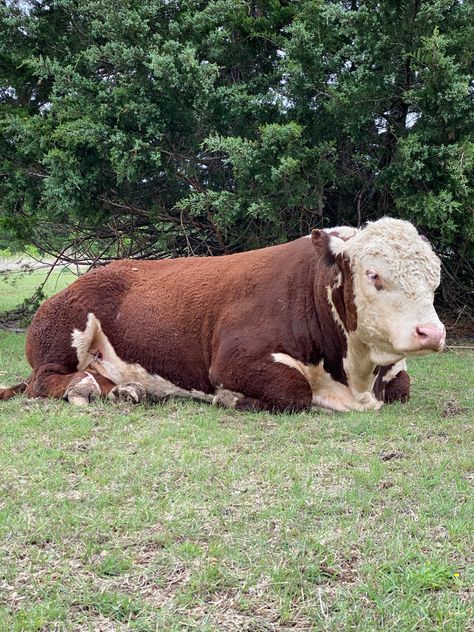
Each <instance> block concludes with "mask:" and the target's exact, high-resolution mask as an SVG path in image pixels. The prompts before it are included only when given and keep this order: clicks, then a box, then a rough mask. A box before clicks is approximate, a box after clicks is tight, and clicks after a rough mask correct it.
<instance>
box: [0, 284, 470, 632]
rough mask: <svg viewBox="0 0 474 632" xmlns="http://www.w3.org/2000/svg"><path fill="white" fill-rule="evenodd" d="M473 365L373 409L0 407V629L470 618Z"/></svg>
mask: <svg viewBox="0 0 474 632" xmlns="http://www.w3.org/2000/svg"><path fill="white" fill-rule="evenodd" d="M35 274H39V273H35ZM69 280H70V279H69ZM26 281H27V282H28V283H33V281H34V275H33V277H28V278H27V279H25V278H23V279H20V280H19V282H18V284H17V286H16V288H15V289H14V292H12V293H10V295H9V296H7V295H6V292H4V289H5V287H7V286H5V285H2V284H3V283H4V281H0V310H1V309H6V308H7V307H8V308H11V307H13V305H14V303H15V302H19V300H20V297H21V296H22V295H23V294H25V296H26V295H27V294H28V291H27V290H28V288H25V286H24V284H25V282H26ZM51 282H55V280H54V279H52V280H51ZM65 282H67V279H66V277H63V278H62V279H60V280H59V283H60V284H63V285H64V283H65ZM8 288H10V286H8V287H7V289H8ZM51 291H54V287H53V288H52V290H51ZM23 345H24V334H21V333H14V332H8V331H3V332H0V381H1V382H4V383H13V382H15V380H17V379H18V378H21V377H25V376H26V375H27V374H28V369H27V366H26V363H25V360H24V357H23ZM473 360H474V356H473V354H472V352H470V351H456V350H454V351H449V352H446V353H443V354H439V355H433V356H430V357H427V358H420V359H416V360H413V361H411V362H410V365H409V370H410V373H411V375H412V386H413V396H412V398H411V401H410V402H409V403H408V404H406V405H392V406H389V407H384V408H383V409H382V410H381V411H380V412H377V413H353V414H328V413H323V412H321V413H312V414H298V415H269V414H262V413H259V414H243V413H237V412H234V411H225V410H220V409H215V408H212V407H209V406H205V405H199V404H192V403H183V402H179V401H172V402H168V403H166V404H165V405H163V406H151V405H150V406H148V405H140V406H136V407H133V406H129V405H125V404H123V405H110V404H106V403H97V404H94V405H92V406H90V407H88V408H85V409H78V408H73V407H71V406H70V405H68V404H66V403H63V402H58V401H33V400H26V399H24V398H18V399H15V400H10V401H7V402H1V403H0V437H1V441H0V630H1V631H4V630H5V631H8V632H9V631H13V630H17V631H20V630H21V631H23V630H48V631H49V630H73V631H78V630H79V631H81V630H93V631H97V630H103V631H108V630H126V629H131V630H141V631H145V630H150V631H151V630H160V631H161V630H163V631H166V632H168V631H171V632H172V631H178V630H200V631H201V630H202V631H211V630H216V631H217V630H224V631H226V630H235V631H240V630H244V631H248V632H250V631H253V632H264V631H271V630H315V631H319V630H334V631H336V630H337V631H339V630H357V631H367V632H368V631H373V630H393V631H397V632H399V631H405V630H407V631H408V630H417V631H433V630H447V631H448V630H449V631H455V630H473V629H474V607H473V602H474V599H473V597H474V589H473V586H474V538H473V535H474V533H473V523H474V521H473V516H474V494H473V485H474V459H473V443H474V442H473V439H474V436H473V435H474V432H473V424H472V419H473V417H474V372H473V370H472V366H473Z"/></svg>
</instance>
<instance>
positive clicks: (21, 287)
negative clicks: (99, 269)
mask: <svg viewBox="0 0 474 632" xmlns="http://www.w3.org/2000/svg"><path fill="white" fill-rule="evenodd" d="M45 278H46V272H45V271H44V270H35V271H33V272H26V273H25V272H13V273H9V274H7V275H6V274H1V275H0V314H1V312H6V311H9V310H11V309H13V308H15V307H17V306H18V305H20V304H21V303H22V302H23V301H24V300H25V299H26V298H30V296H32V295H33V293H34V291H35V290H36V288H38V287H39V286H40V285H41V283H42V282H43V281H44V279H45ZM76 278H77V276H75V275H74V274H73V273H72V272H71V271H70V270H69V269H68V268H62V269H61V271H60V272H53V273H52V274H51V276H50V277H49V279H48V281H47V282H46V285H45V287H44V293H45V295H46V296H51V295H52V294H55V293H56V292H59V290H62V289H63V288H65V287H66V286H67V285H69V284H70V283H72V281H74V280H75V279H76Z"/></svg>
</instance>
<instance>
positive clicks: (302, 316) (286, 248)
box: [26, 238, 345, 409]
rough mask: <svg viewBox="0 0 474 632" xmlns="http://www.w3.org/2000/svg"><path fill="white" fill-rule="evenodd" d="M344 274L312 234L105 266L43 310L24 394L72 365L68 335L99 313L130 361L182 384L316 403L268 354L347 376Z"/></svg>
mask: <svg viewBox="0 0 474 632" xmlns="http://www.w3.org/2000/svg"><path fill="white" fill-rule="evenodd" d="M336 272H337V270H336V268H335V267H334V266H333V265H332V264H331V262H329V261H327V250H326V248H325V244H322V247H321V248H320V250H319V252H318V250H316V252H315V249H314V247H313V244H312V242H311V240H310V239H305V238H302V239H298V240H296V241H294V242H291V243H288V244H284V245H281V246H275V247H271V248H265V249H261V250H255V251H252V252H246V253H241V254H236V255H230V256H225V257H212V258H189V259H175V260H162V261H142V262H137V261H128V260H125V261H118V262H115V263H112V264H110V265H108V266H105V267H102V268H98V269H96V270H93V271H91V272H89V273H88V274H86V275H84V276H83V277H81V278H80V279H78V280H77V281H76V282H75V283H73V284H72V285H71V286H70V287H68V288H67V289H65V290H63V291H62V292H60V293H59V294H57V295H56V296H53V297H52V298H51V299H49V300H48V301H46V302H45V303H44V304H43V305H42V306H41V308H40V309H39V310H38V312H37V314H36V316H35V318H34V320H33V322H32V324H31V326H30V329H29V332H28V338H27V343H26V353H27V358H28V361H29V363H30V365H31V366H32V368H33V371H34V373H33V376H32V379H31V380H30V384H29V386H28V389H27V392H29V393H30V394H31V395H36V396H38V395H39V396H41V395H44V394H45V393H44V391H45V390H47V391H49V390H50V388H51V386H50V385H51V384H52V383H53V381H54V375H55V374H61V375H64V376H65V377H66V375H68V374H70V373H74V371H75V370H76V367H77V357H76V354H75V350H74V349H73V348H72V347H71V333H72V331H73V329H75V328H77V329H83V328H84V327H85V323H86V319H87V314H88V313H89V312H93V313H94V314H95V315H96V316H97V318H98V319H99V320H100V321H101V323H102V326H103V329H104V332H105V334H106V335H107V336H108V338H109V339H110V341H111V343H112V344H113V346H114V348H115V350H116V352H117V354H118V355H119V356H120V357H121V358H122V359H123V360H125V361H127V362H136V363H139V364H141V365H142V366H143V367H144V368H145V369H146V370H147V371H149V372H150V373H158V374H159V375H162V376H163V377H165V378H166V379H168V380H170V381H172V382H174V383H175V384H177V385H179V386H181V387H183V388H186V389H191V388H194V389H199V390H202V391H204V392H213V391H214V388H215V387H216V386H217V385H219V384H223V385H225V387H226V388H228V389H232V390H235V391H239V392H241V393H244V394H245V395H246V396H248V398H250V399H251V400H253V399H255V400H258V402H254V401H248V402H247V404H251V405H253V406H255V405H256V406H257V407H263V408H267V407H269V408H277V409H287V408H289V409H301V408H306V407H309V406H310V404H311V397H312V393H311V389H310V386H309V384H308V382H307V380H306V379H305V378H304V376H302V375H300V374H299V373H298V372H296V371H295V370H294V369H292V368H290V367H287V366H284V365H281V364H275V363H274V362H273V360H272V357H271V354H272V353H274V352H284V353H288V354H290V355H291V356H293V357H295V358H298V359H299V360H301V361H302V362H304V363H311V364H317V363H318V362H320V360H321V359H324V361H325V368H326V369H327V370H328V371H329V372H330V373H331V375H332V376H333V377H334V378H335V379H337V380H339V381H344V379H345V378H344V372H343V369H342V359H343V356H344V347H345V339H344V336H343V334H342V331H341V329H340V327H339V326H338V325H337V324H336V323H335V322H334V319H333V317H332V314H331V310H330V306H329V304H328V302H327V300H326V298H325V292H326V290H325V288H326V286H327V285H329V284H330V283H331V281H332V280H333V278H334V277H335V275H336ZM62 382H63V380H61V384H60V386H59V389H61V388H62V387H63V383H62ZM259 403H260V404H261V405H260V406H259ZM245 404H246V402H244V401H242V402H241V403H240V405H241V406H242V407H245Z"/></svg>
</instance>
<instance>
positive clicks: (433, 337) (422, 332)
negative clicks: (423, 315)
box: [416, 325, 446, 351]
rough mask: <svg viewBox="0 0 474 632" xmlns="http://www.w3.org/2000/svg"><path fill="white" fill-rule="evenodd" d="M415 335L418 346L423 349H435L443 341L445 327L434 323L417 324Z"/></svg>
mask: <svg viewBox="0 0 474 632" xmlns="http://www.w3.org/2000/svg"><path fill="white" fill-rule="evenodd" d="M416 337H417V339H418V342H419V343H420V346H421V347H423V348H424V349H434V350H435V351H437V350H438V349H439V348H440V347H441V346H442V345H443V343H444V339H445V337H446V329H445V328H444V325H441V327H439V326H436V325H419V326H418V327H417V328H416Z"/></svg>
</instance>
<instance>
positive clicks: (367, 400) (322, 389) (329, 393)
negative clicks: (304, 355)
mask: <svg viewBox="0 0 474 632" xmlns="http://www.w3.org/2000/svg"><path fill="white" fill-rule="evenodd" d="M272 358H273V360H274V361H275V362H280V363H281V364H286V366H289V367H291V368H293V369H296V370H297V371H299V372H300V373H301V374H302V375H304V377H305V378H306V379H307V380H308V383H309V385H310V387H311V391H312V393H313V406H319V407H321V408H326V409H328V410H335V411H338V412H346V411H349V410H360V411H364V410H378V409H379V408H380V407H381V406H382V402H379V401H378V400H377V399H376V398H375V396H374V395H373V394H372V393H371V392H368V391H367V392H364V393H353V392H352V391H351V389H350V388H349V387H347V386H345V385H344V384H341V383H340V382H337V381H336V380H334V379H333V378H332V377H331V375H330V374H329V373H328V372H327V371H325V370H324V367H323V362H322V361H321V362H320V363H319V364H317V365H312V364H304V363H303V362H300V361H299V360H296V359H295V358H293V357H292V356H290V355H288V354H286V353H272Z"/></svg>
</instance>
